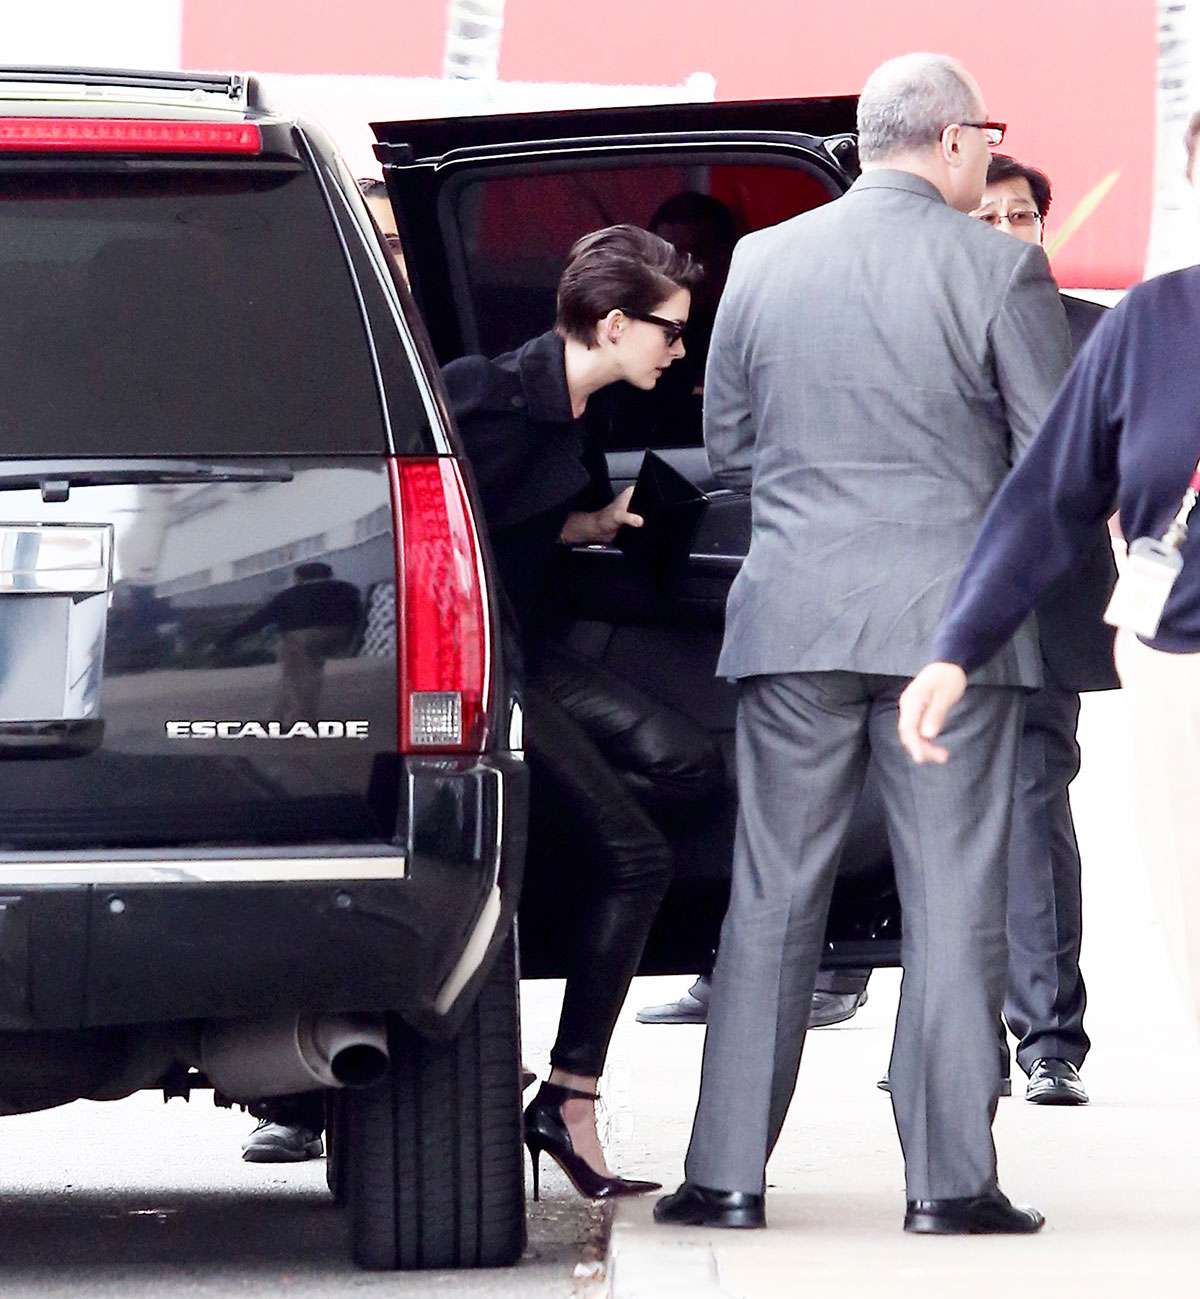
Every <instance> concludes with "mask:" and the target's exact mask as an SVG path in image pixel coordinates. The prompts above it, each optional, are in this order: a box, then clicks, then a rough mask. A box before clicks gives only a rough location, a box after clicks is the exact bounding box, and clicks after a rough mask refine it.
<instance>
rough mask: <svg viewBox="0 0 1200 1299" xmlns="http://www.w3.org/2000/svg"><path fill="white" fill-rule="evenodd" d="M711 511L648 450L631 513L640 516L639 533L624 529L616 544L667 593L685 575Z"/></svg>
mask: <svg viewBox="0 0 1200 1299" xmlns="http://www.w3.org/2000/svg"><path fill="white" fill-rule="evenodd" d="M707 508H708V497H707V496H705V494H704V493H703V492H702V491H701V490H700V489H699V488H698V487H697V486H695V484H693V483H691V482H689V481H688V480H687V479H686V478H685V477H684V476H683V475H682V474H681V473H680V472H679V470H678V469H675V468H673V467H672V466H671V465H669V464H668V463H667V462H666V461H665V460H664V459H663V458H662V456H659V455H655V453H654V452H653V451H647V452H646V454H645V457H644V458H643V460H642V467H641V470H640V472H639V473H638V477H637V483H636V484H635V485H634V489H633V497H632V499H631V500H630V502H629V512H630V514H640V515H641V516H642V518H643V519H644V520H645V523H644V524H643V526H642V527H640V528H622V529H621V530H620V531H619V532H618V533H617V538H616V544H617V545H618V546H619V547H620V548H621V550H623V551H624V552H625V555H626V556H627V557H628V559H629V560H630V562H631V563H633V564H636V565H638V566H639V567H642V568H644V569H645V570H646V571H647V573H648V574H649V576H650V577H651V579H652V580H653V581H654V584H655V585H656V586H657V587H658V588H659V589H660V590H665V589H666V588H667V587H668V586H670V585H671V583H672V582H673V581H675V579H676V578H677V577H678V576H679V575H680V574H681V573H682V572H683V570H684V568H685V567H686V565H687V558H688V554H689V553H690V551H691V548H692V542H693V541H694V540H695V537H696V532H697V530H698V529H699V527H700V520H701V519H702V518H703V517H704V511H705V510H706V509H707Z"/></svg>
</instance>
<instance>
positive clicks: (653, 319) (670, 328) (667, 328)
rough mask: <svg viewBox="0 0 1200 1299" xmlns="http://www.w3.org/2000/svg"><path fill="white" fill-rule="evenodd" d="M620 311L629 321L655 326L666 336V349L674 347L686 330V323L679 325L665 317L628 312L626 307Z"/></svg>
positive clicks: (647, 313) (677, 322) (676, 321)
mask: <svg viewBox="0 0 1200 1299" xmlns="http://www.w3.org/2000/svg"><path fill="white" fill-rule="evenodd" d="M621 310H622V311H623V312H624V313H625V315H627V316H628V317H629V319H630V320H644V321H645V322H646V324H647V325H657V326H658V327H659V329H661V330H662V332H663V334H664V335H666V339H667V346H668V347H674V346H675V344H676V343H678V342H679V340H680V339H681V338H682V337H683V331H684V330H685V329H686V328H687V322H686V321H684V323H683V324H680V323H679V321H678V320H668V319H667V318H666V317H665V316H652V315H650V314H649V312H641V311H630V310H629V309H628V308H626V307H622V308H621Z"/></svg>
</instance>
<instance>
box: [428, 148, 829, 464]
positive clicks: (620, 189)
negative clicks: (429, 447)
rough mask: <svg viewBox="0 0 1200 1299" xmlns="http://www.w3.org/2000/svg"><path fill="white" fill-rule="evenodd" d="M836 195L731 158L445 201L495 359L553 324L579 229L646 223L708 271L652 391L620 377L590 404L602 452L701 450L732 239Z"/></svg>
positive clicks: (468, 190)
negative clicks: (677, 347)
mask: <svg viewBox="0 0 1200 1299" xmlns="http://www.w3.org/2000/svg"><path fill="white" fill-rule="evenodd" d="M836 192H837V191H836V189H835V188H834V186H833V183H832V182H831V181H829V180H827V179H825V178H824V176H822V175H821V174H819V173H817V172H816V171H815V170H813V171H809V170H807V169H805V168H803V167H801V166H783V165H780V164H774V165H764V164H761V163H740V162H739V163H723V164H716V165H714V164H710V163H704V164H698V165H688V164H686V163H680V164H677V165H661V164H656V165H636V164H626V165H623V166H617V167H604V168H601V167H572V168H569V169H564V170H561V171H554V172H547V171H541V172H538V173H536V174H528V175H512V174H506V175H502V176H496V177H492V178H487V179H482V180H477V181H470V182H468V183H467V184H465V185H463V186H461V188H459V189H458V190H456V191H454V192H453V200H452V201H453V211H454V215H455V218H456V222H457V226H458V233H459V236H460V247H461V248H462V251H463V255H464V261H465V268H466V274H467V281H468V283H467V289H468V298H469V304H464V305H469V309H470V312H471V314H472V315H473V317H474V326H475V336H476V338H477V340H478V347H479V350H480V351H481V352H483V353H484V354H485V355H488V356H497V355H499V354H501V353H503V352H507V351H510V350H511V349H513V348H515V347H519V346H520V345H521V344H522V343H523V342H525V341H526V340H527V339H529V338H532V337H534V336H535V335H537V334H540V333H542V332H543V331H544V330H547V329H549V328H550V327H551V325H552V324H553V323H554V305H555V303H554V299H555V288H556V286H557V284H558V277H559V275H560V273H561V271H562V267H563V264H564V262H565V260H566V257H567V253H568V252H569V250H570V248H571V245H572V244H573V243H574V242H575V240H576V239H578V238H579V237H580V236H582V235H584V234H587V233H588V232H589V231H592V230H597V229H600V228H601V227H603V226H610V225H616V224H618V223H619V222H624V221H628V222H632V223H633V224H635V225H640V226H644V227H646V228H647V229H650V230H654V231H655V232H656V233H658V234H661V235H662V236H663V237H664V238H665V239H668V240H670V241H671V242H673V243H674V244H676V246H678V247H680V248H682V249H683V250H684V251H687V252H689V253H691V254H692V255H693V256H695V257H696V258H697V260H699V261H700V262H701V263H702V264H703V265H704V266H705V268H706V271H707V275H706V279H705V281H704V283H703V284H702V285H701V286H700V287H699V289H698V290H697V291H696V293H695V295H694V299H693V303H692V313H691V319H690V321H689V328H688V333H687V334H686V335H685V337H684V344H685V347H686V349H687V355H686V356H685V357H684V358H683V360H681V361H677V362H675V364H674V365H672V366H671V367H670V368H669V369H668V370H667V371H666V372H665V373H664V375H663V377H662V378H661V379H660V380H659V382H658V385H657V386H656V388H655V389H654V391H653V392H649V393H646V392H639V391H637V390H635V389H633V388H631V387H629V386H628V385H626V384H615V385H613V386H612V387H611V388H609V389H606V390H604V391H603V392H602V393H600V394H598V396H597V397H595V398H593V399H592V401H591V402H589V406H588V412H589V413H588V419H589V423H590V424H591V425H592V427H593V430H594V431H595V432H596V433H597V435H598V436H599V438H600V440H601V441H602V443H603V445H604V447H605V449H606V450H609V451H618V450H631V449H637V448H642V447H647V446H657V447H672V446H699V445H700V444H701V442H702V436H701V398H702V388H703V379H704V361H705V357H706V356H707V352H708V339H709V335H710V333H711V328H712V319H713V315H714V314H715V311H716V305H717V302H718V301H719V299H720V295H721V290H722V288H723V287H724V283H725V276H726V274H727V273H728V269H729V257H730V255H731V253H732V251H733V245H734V243H735V242H736V241H737V239H738V238H740V237H741V236H742V235H744V234H748V233H749V232H750V231H752V230H759V229H761V228H763V227H764V226H769V225H774V224H776V223H777V222H779V221H783V220H786V219H787V218H788V217H791V216H795V215H796V214H797V213H799V212H804V211H807V210H808V209H810V208H813V207H817V206H818V205H820V204H822V203H825V202H828V201H829V199H831V198H833V197H835V196H836ZM470 332H471V331H470V329H468V330H467V334H468V336H470Z"/></svg>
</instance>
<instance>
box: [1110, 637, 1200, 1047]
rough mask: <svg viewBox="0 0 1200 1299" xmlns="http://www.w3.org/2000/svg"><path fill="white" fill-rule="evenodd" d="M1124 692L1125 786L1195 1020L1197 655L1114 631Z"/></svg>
mask: <svg viewBox="0 0 1200 1299" xmlns="http://www.w3.org/2000/svg"><path fill="white" fill-rule="evenodd" d="M1117 671H1118V672H1119V673H1120V675H1121V685H1122V686H1123V687H1124V690H1125V693H1126V695H1127V696H1128V701H1127V705H1126V715H1127V717H1128V718H1129V725H1130V730H1131V735H1130V739H1131V748H1130V761H1129V773H1130V785H1131V793H1132V796H1133V799H1134V804H1135V812H1136V814H1137V821H1138V830H1139V835H1138V840H1139V846H1140V847H1141V848H1142V868H1143V869H1144V870H1145V871H1146V872H1147V874H1148V876H1149V879H1150V884H1151V888H1152V889H1153V893H1154V898H1155V902H1156V904H1157V907H1158V912H1159V920H1160V922H1161V925H1162V933H1163V941H1164V944H1165V946H1166V949H1167V954H1168V956H1169V958H1170V961H1171V964H1172V967H1173V968H1174V971H1175V973H1176V975H1177V976H1178V978H1179V981H1180V984H1181V986H1182V988H1183V992H1184V995H1185V997H1186V998H1187V999H1188V1001H1189V1003H1190V1005H1191V1007H1192V1010H1193V1012H1194V1014H1195V1016H1196V1021H1197V1024H1198V1025H1200V834H1198V833H1197V829H1196V808H1197V806H1200V797H1198V796H1197V791H1198V789H1200V774H1198V773H1200V654H1166V653H1163V652H1162V651H1160V650H1154V649H1151V648H1150V647H1149V646H1147V645H1143V644H1142V643H1141V642H1140V641H1139V640H1138V639H1137V637H1136V636H1134V635H1133V634H1132V633H1131V632H1125V631H1122V632H1118V634H1117Z"/></svg>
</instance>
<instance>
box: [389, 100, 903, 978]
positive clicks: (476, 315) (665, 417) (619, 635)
mask: <svg viewBox="0 0 1200 1299" xmlns="http://www.w3.org/2000/svg"><path fill="white" fill-rule="evenodd" d="M855 103H856V101H855V99H854V98H853V97H851V96H846V97H836V98H825V99H795V100H780V101H756V102H747V103H727V104H686V105H659V106H652V107H644V108H616V109H595V110H584V111H571V112H563V113H530V114H522V115H503V116H487V117H471V118H460V119H452V120H448V121H421V122H388V123H377V124H375V125H374V130H375V133H376V137H377V139H378V141H379V143H378V144H377V145H376V153H377V155H378V157H379V159H380V161H381V162H382V163H383V169H384V177H385V180H386V183H387V187H388V193H389V196H390V198H391V201H392V207H393V209H394V211H395V215H396V219H397V229H398V231H399V234H400V238H401V243H402V246H403V253H404V257H405V263H406V272H407V274H408V276H409V279H410V283H411V287H412V290H413V292H414V294H415V296H416V298H417V301H418V304H419V305H420V307H421V309H422V311H423V313H424V315H425V319H426V321H427V323H428V326H429V331H430V335H431V337H432V339H433V344H434V348H435V351H436V352H437V356H438V360H439V361H440V362H441V363H442V364H445V363H446V362H448V361H450V360H452V359H454V358H455V357H457V356H460V355H464V354H467V353H475V352H478V353H483V354H485V355H489V356H495V355H499V354H500V353H503V352H507V351H510V350H511V349H513V348H515V347H518V346H520V344H522V343H523V342H525V341H526V340H527V339H529V338H532V337H533V336H535V335H537V334H539V333H541V332H543V331H544V330H546V329H548V328H549V327H550V325H551V324H552V323H553V319H554V307H555V288H556V285H557V282H558V277H559V274H560V272H561V270H562V266H563V263H564V261H565V258H566V255H567V252H568V250H569V249H570V247H571V245H572V243H574V241H575V240H576V239H577V238H579V237H580V236H581V235H583V234H586V233H587V232H589V231H591V230H595V229H598V228H601V227H603V226H608V225H614V224H617V223H619V222H626V221H627V222H632V223H634V224H637V225H642V226H647V227H649V228H652V229H658V230H659V232H660V233H662V234H663V235H664V237H667V238H670V239H672V240H673V241H674V242H676V243H679V244H680V246H682V238H683V232H681V231H680V230H679V229H678V227H679V226H680V224H681V223H683V224H686V221H687V219H688V215H689V213H694V212H695V211H696V210H697V209H698V208H699V209H704V210H706V211H708V212H710V213H712V212H716V213H717V214H718V217H719V221H718V224H719V225H721V226H722V228H723V229H725V231H726V232H727V238H726V239H725V242H726V243H727V245H728V246H727V247H724V248H720V249H715V250H711V251H704V252H699V253H698V254H697V255H698V257H699V259H700V260H701V261H702V262H703V263H704V264H705V266H706V270H707V271H708V275H707V276H706V281H705V283H704V285H702V286H701V288H699V289H697V291H696V293H695V294H694V295H693V306H692V319H691V322H690V324H689V332H688V334H687V335H685V344H686V346H687V347H688V350H689V355H688V356H687V357H686V358H685V359H684V360H683V361H680V362H676V364H675V365H673V366H672V367H671V368H670V369H669V370H667V371H666V372H665V373H664V375H663V378H662V379H661V380H660V382H659V385H658V387H657V388H656V389H655V390H654V392H653V393H641V392H636V391H635V390H634V389H632V388H629V387H627V385H623V384H618V385H614V386H613V388H611V389H606V390H605V391H604V392H603V393H601V394H597V397H596V398H594V399H593V401H592V402H591V403H590V404H589V411H588V419H589V423H590V424H591V426H592V431H593V434H594V436H595V437H597V438H598V439H599V440H600V442H601V444H602V445H603V448H604V451H605V454H606V457H607V460H608V468H609V473H610V476H611V478H612V483H613V487H614V489H615V490H620V489H621V488H622V487H624V486H627V485H629V484H630V483H632V482H634V480H635V479H636V478H637V477H638V474H639V472H640V470H641V468H642V464H643V458H644V456H645V453H646V452H647V451H653V452H655V453H656V455H657V456H659V457H660V458H661V460H662V461H665V462H666V463H667V465H669V466H670V467H672V468H673V469H675V470H677V471H678V472H679V473H680V474H682V475H683V477H684V478H685V479H687V480H688V481H689V482H690V483H691V484H692V485H693V486H694V487H695V488H697V489H699V491H701V492H703V493H704V494H705V495H706V496H707V498H708V501H707V506H706V508H705V509H704V510H703V512H702V515H701V517H700V518H699V522H698V525H697V524H696V523H695V520H694V518H693V517H692V516H691V515H689V518H691V519H692V522H691V523H690V524H689V531H688V535H687V537H686V538H685V540H684V545H683V550H682V553H681V554H680V555H679V556H678V558H677V561H675V562H672V564H671V565H670V568H669V571H666V570H664V569H663V567H662V566H661V565H648V564H646V563H645V562H642V561H641V560H639V558H638V557H637V556H636V555H633V554H626V553H624V552H623V551H622V549H621V548H620V547H619V546H615V545H614V546H590V547H579V548H574V549H570V550H564V553H563V555H562V556H561V563H560V566H559V568H560V571H559V573H558V594H557V597H556V598H558V599H560V600H561V601H562V603H563V606H564V608H565V609H566V610H567V611H568V612H569V615H570V621H569V628H570V629H569V631H568V633H567V637H568V641H569V643H570V645H571V646H572V648H573V649H575V650H576V651H578V652H580V653H583V654H585V655H588V656H590V657H593V658H595V659H596V660H597V661H599V662H601V663H603V664H604V665H605V666H606V667H607V668H609V669H610V670H612V671H614V672H616V673H618V674H619V675H621V676H623V677H626V678H627V679H629V680H631V681H633V682H635V683H636V684H637V685H639V686H640V687H642V688H643V689H645V690H647V691H649V692H650V693H652V694H654V695H656V696H658V697H659V698H661V699H663V700H665V701H666V702H668V703H670V704H672V705H674V706H675V707H677V708H678V709H680V710H681V711H682V712H684V713H686V714H687V715H689V716H691V717H692V718H694V719H695V720H696V721H697V722H698V723H699V724H700V725H701V726H703V727H704V729H705V730H706V731H707V732H708V733H709V734H710V735H711V736H712V737H713V739H714V741H715V742H716V743H717V745H718V746H719V748H720V749H721V751H722V753H723V755H724V758H725V765H726V770H727V773H728V777H727V785H726V790H725V796H724V797H723V798H721V799H715V800H712V801H711V803H710V804H707V805H706V806H704V807H703V808H700V809H696V810H695V813H694V814H692V815H689V816H688V817H687V818H686V819H683V820H681V822H680V823H678V824H673V825H666V826H664V829H666V831H667V833H668V837H669V838H670V840H671V843H672V847H673V849H674V852H675V866H676V873H675V882H674V884H673V885H672V888H671V891H670V893H669V895H668V897H667V900H666V902H665V903H664V906H663V909H662V913H661V915H660V918H659V921H658V923H657V924H656V926H655V930H654V932H653V934H652V936H651V939H650V942H649V945H648V947H647V951H646V954H645V958H644V960H643V964H642V967H641V971H642V973H647V974H648V973H663V972H668V971H677V972H681V973H682V972H692V971H695V970H698V969H702V968H705V967H706V964H707V962H708V961H709V960H711V952H712V949H713V948H714V946H715V944H716V939H717V935H718V932H719V928H720V922H721V918H722V916H723V914H724V909H725V904H726V901H727V898H728V888H729V873H730V861H731V854H732V842H733V827H734V822H735V818H736V808H737V792H736V787H735V784H734V774H733V772H734V764H733V729H734V717H735V710H736V691H735V688H734V686H733V685H732V684H731V683H729V682H727V681H723V680H719V679H718V678H717V677H716V676H715V667H716V661H717V654H718V651H719V648H720V643H721V635H722V626H723V620H724V611H725V601H726V597H727V595H728V592H729V587H730V584H731V583H732V581H733V579H734V577H735V576H736V574H737V572H738V570H739V568H740V566H741V562H742V559H743V558H744V556H745V554H746V550H747V547H748V545H749V540H750V502H749V494H748V491H745V490H736V491H735V490H729V489H726V488H724V487H721V486H719V485H718V484H717V483H716V482H714V481H713V479H712V476H711V474H710V471H709V468H708V464H707V460H706V458H705V454H704V449H703V437H702V430H701V404H702V398H703V377H704V368H703V361H704V355H705V352H706V350H707V337H708V334H707V331H708V328H709V327H710V326H711V319H712V314H713V312H714V311H715V308H716V302H717V300H718V299H719V296H720V291H721V288H722V287H723V284H724V276H725V273H726V271H727V269H728V258H729V254H730V253H731V252H732V244H733V242H734V240H735V239H736V237H738V236H740V235H742V234H746V233H749V232H750V231H753V230H756V229H760V228H762V227H764V226H769V225H774V224H776V223H777V222H779V221H783V220H787V219H788V218H790V217H792V216H795V215H797V214H798V213H801V212H804V211H807V210H809V209H811V208H813V207H816V206H818V205H820V204H822V203H826V202H828V201H829V200H831V199H833V198H836V197H837V196H838V195H840V194H841V193H843V192H844V190H845V189H846V188H847V187H848V186H849V185H850V184H851V182H852V181H853V178H854V176H855V175H856V173H857V150H856V142H855V137H854V134H853V132H854V125H855V121H854V113H855ZM672 222H674V226H672ZM689 251H691V250H689ZM533 801H534V808H533V825H532V826H531V838H530V863H529V869H528V871H527V877H526V878H527V881H528V886H527V889H526V895H525V898H524V900H523V902H522V912H521V921H522V930H521V933H522V944H521V946H522V968H523V973H525V974H526V975H534V976H537V975H561V974H562V973H563V955H564V954H563V952H562V951H561V950H560V948H559V946H558V943H559V942H560V941H561V940H560V939H559V937H558V931H559V929H560V928H561V926H558V925H556V924H555V923H554V917H555V914H556V912H557V913H559V914H561V910H560V909H561V906H562V904H563V900H562V897H561V892H560V890H559V889H557V888H556V889H554V890H548V889H545V888H539V885H538V881H539V880H558V881H561V880H562V879H563V878H564V877H566V876H569V875H571V874H573V873H575V872H574V871H573V863H574V861H575V859H577V858H578V856H579V854H580V852H581V851H585V849H583V848H581V846H580V845H579V843H578V837H577V836H575V837H574V838H573V837H572V827H570V826H568V825H563V824H558V823H557V822H556V810H555V809H554V808H547V807H539V804H538V800H537V796H536V784H535V790H534V800H533ZM551 893H553V896H550V894H551ZM899 934H900V929H899V909H898V903H897V901H896V897H895V891H894V882H893V879H892V871H891V859H890V854H889V850H888V844H887V836H886V833H885V830H884V827H883V821H882V816H881V812H880V807H879V801H878V797H877V794H876V793H875V790H874V786H873V782H871V781H870V780H869V781H868V786H867V789H866V790H865V791H864V795H863V798H862V800H861V801H860V806H859V809H858V812H857V814H856V817H855V822H854V825H853V828H852V831H851V836H850V840H849V842H848V843H847V845H846V848H845V851H844V853H843V860H842V863H841V867H840V871H839V882H838V888H837V890H836V892H835V898H834V905H833V910H832V913H831V917H830V924H829V930H828V935H827V937H828V944H827V950H826V958H825V959H826V964H827V965H831V966H841V967H847V966H849V967H855V966H862V967H866V966H871V965H880V964H894V963H896V962H897V961H898V959H899Z"/></svg>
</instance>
